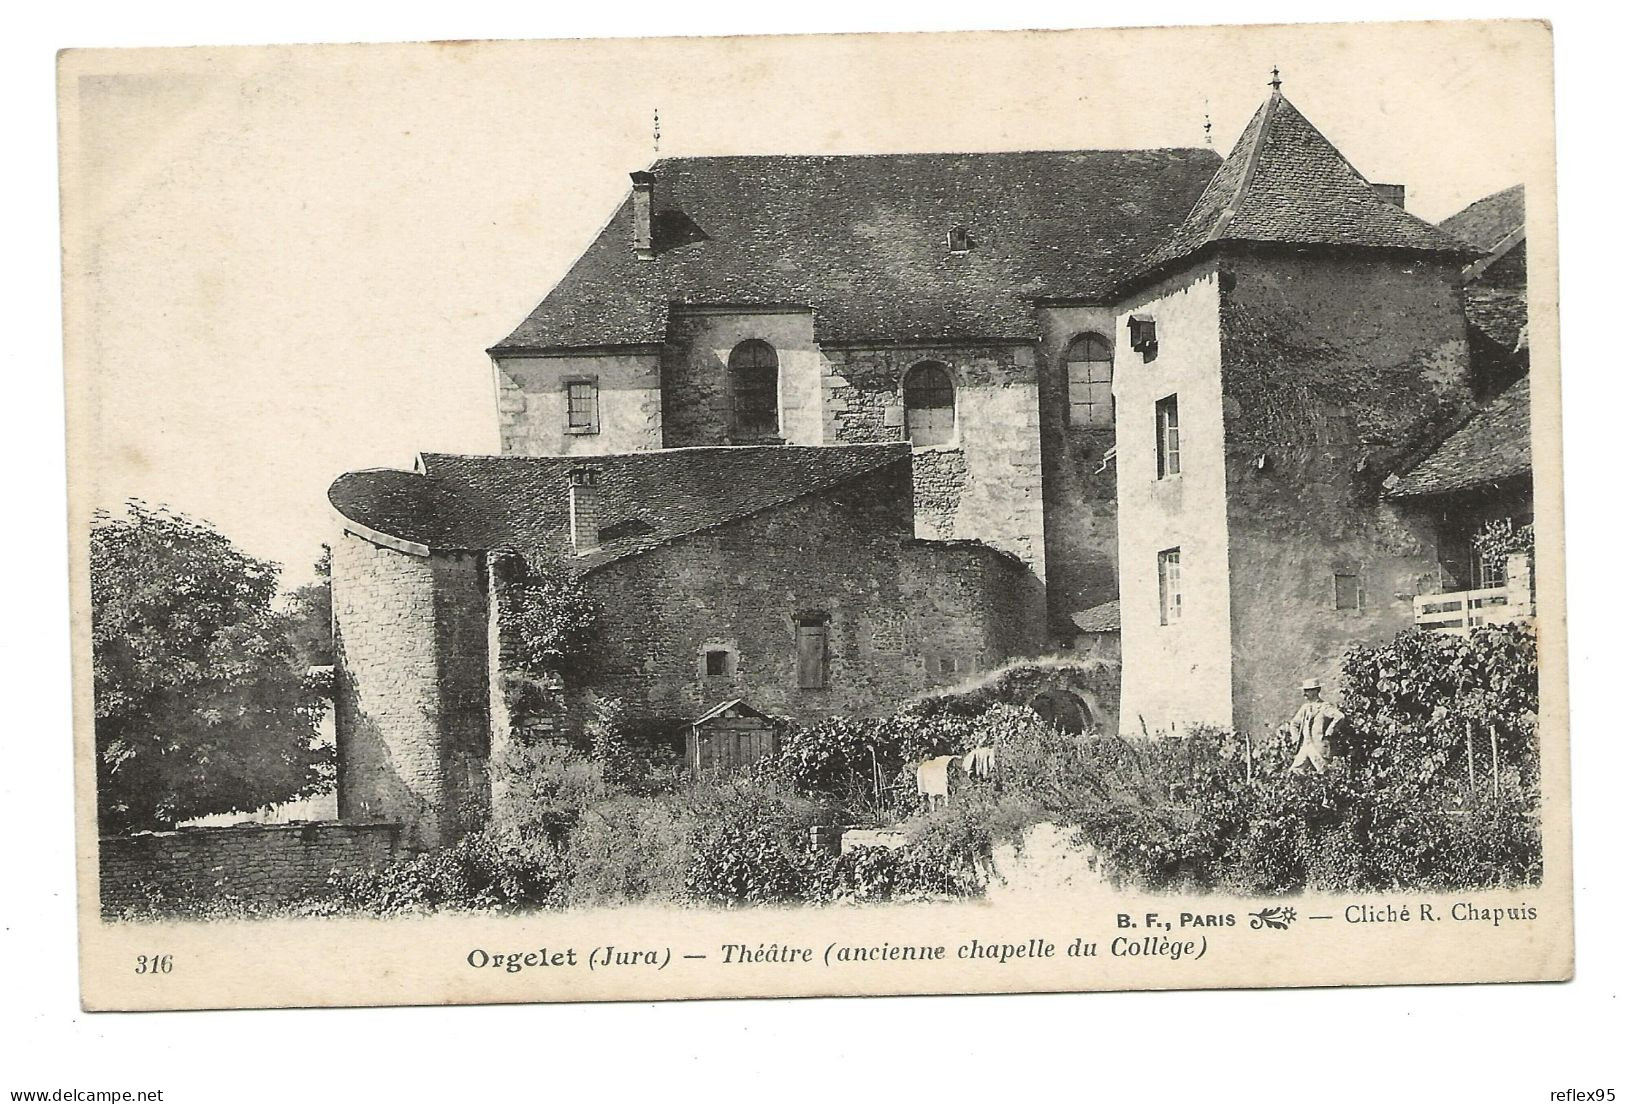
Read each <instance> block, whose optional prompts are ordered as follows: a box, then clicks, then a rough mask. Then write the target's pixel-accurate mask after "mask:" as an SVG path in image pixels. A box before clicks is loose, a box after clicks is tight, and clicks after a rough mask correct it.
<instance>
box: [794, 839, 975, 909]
mask: <svg viewBox="0 0 1625 1104" xmlns="http://www.w3.org/2000/svg"><path fill="white" fill-rule="evenodd" d="M811 868H812V869H811V874H810V876H809V878H808V881H807V891H806V899H807V900H808V901H809V902H810V903H816V904H836V903H856V904H868V903H879V902H886V901H908V900H922V899H930V898H941V897H967V896H974V895H976V894H978V893H980V892H981V890H982V885H983V883H982V879H981V878H980V877H979V876H978V875H977V873H976V872H975V870H974V869H972V868H970V867H968V866H967V865H966V864H965V863H964V862H963V861H961V860H960V859H959V858H958V857H957V856H955V855H952V854H949V853H947V852H944V851H941V850H937V849H934V848H931V847H922V846H918V845H910V846H907V847H858V848H854V849H853V850H851V851H849V852H847V853H846V854H844V855H841V856H839V857H835V856H828V855H815V856H813V858H812V859H811Z"/></svg>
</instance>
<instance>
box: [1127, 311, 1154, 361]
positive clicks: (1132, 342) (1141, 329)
mask: <svg viewBox="0 0 1625 1104" xmlns="http://www.w3.org/2000/svg"><path fill="white" fill-rule="evenodd" d="M1128 344H1129V348H1131V349H1133V350H1134V351H1135V352H1136V353H1139V354H1140V355H1141V356H1143V357H1144V358H1145V359H1146V360H1150V359H1151V358H1152V357H1154V356H1156V355H1157V320H1156V319H1155V318H1152V317H1151V316H1150V315H1149V314H1132V315H1130V316H1129V320H1128Z"/></svg>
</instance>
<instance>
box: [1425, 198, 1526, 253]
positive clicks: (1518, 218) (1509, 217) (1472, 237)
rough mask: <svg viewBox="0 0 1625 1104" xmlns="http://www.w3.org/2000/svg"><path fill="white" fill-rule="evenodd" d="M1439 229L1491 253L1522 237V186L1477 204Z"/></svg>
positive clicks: (1451, 217)
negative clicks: (1508, 239) (1514, 237)
mask: <svg viewBox="0 0 1625 1104" xmlns="http://www.w3.org/2000/svg"><path fill="white" fill-rule="evenodd" d="M1439 229H1440V230H1443V231H1444V232H1445V233H1447V234H1450V235H1452V236H1454V237H1457V238H1460V239H1461V240H1462V241H1464V242H1466V243H1467V244H1468V245H1473V246H1477V247H1478V248H1479V249H1482V250H1483V251H1484V252H1486V253H1488V252H1490V251H1491V250H1493V249H1494V248H1495V247H1496V246H1498V245H1500V244H1501V243H1502V242H1504V241H1505V240H1506V239H1507V238H1509V237H1513V236H1514V235H1521V234H1522V233H1523V185H1522V184H1515V185H1513V186H1512V187H1510V188H1507V189H1505V190H1504V191H1499V192H1496V193H1495V194H1494V195H1488V196H1485V197H1484V198H1483V199H1480V200H1475V201H1474V202H1472V203H1469V204H1468V205H1467V206H1466V207H1463V208H1462V209H1461V210H1459V211H1457V212H1456V213H1455V214H1453V215H1451V216H1450V217H1449V218H1447V219H1445V220H1444V221H1442V222H1440V223H1439Z"/></svg>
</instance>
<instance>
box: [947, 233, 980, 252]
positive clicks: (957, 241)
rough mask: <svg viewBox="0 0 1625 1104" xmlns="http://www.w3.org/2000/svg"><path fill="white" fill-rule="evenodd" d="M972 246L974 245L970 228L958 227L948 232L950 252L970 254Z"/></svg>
mask: <svg viewBox="0 0 1625 1104" xmlns="http://www.w3.org/2000/svg"><path fill="white" fill-rule="evenodd" d="M972 244H974V243H972V241H971V239H970V227H968V226H956V227H954V228H953V229H952V230H950V231H948V252H950V253H969V252H970V247H971V245H972Z"/></svg>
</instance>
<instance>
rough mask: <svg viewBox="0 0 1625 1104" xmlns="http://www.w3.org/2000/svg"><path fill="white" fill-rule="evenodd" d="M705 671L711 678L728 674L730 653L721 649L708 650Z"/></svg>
mask: <svg viewBox="0 0 1625 1104" xmlns="http://www.w3.org/2000/svg"><path fill="white" fill-rule="evenodd" d="M705 673H706V675H707V677H710V678H717V677H719V676H722V675H726V674H727V673H728V653H727V652H725V651H722V650H720V649H714V650H711V651H708V652H706V653H705Z"/></svg>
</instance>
